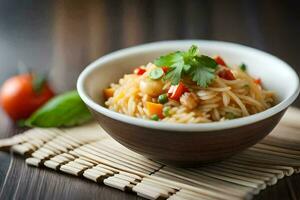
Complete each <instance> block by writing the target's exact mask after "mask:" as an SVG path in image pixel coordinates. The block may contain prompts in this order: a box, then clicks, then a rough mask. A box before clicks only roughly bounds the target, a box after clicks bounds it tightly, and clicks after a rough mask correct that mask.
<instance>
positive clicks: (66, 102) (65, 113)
mask: <svg viewBox="0 0 300 200" xmlns="http://www.w3.org/2000/svg"><path fill="white" fill-rule="evenodd" d="M91 118H92V116H91V114H90V112H89V110H88V108H87V107H86V106H85V104H84V103H83V101H82V100H81V98H80V97H79V95H78V93H77V91H71V92H67V93H65V94H62V95H59V96H56V97H54V98H53V99H51V100H50V101H48V102H47V103H46V104H45V105H44V106H42V107H41V108H40V109H38V110H37V111H36V112H34V113H33V114H32V115H31V116H30V118H29V119H27V120H25V121H24V125H25V126H29V127H36V126H37V127H62V126H63V127H66V126H75V125H80V124H82V123H85V122H87V121H89V120H91Z"/></svg>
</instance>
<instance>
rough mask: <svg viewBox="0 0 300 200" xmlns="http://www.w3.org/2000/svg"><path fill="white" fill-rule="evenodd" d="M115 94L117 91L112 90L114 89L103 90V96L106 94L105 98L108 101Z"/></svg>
mask: <svg viewBox="0 0 300 200" xmlns="http://www.w3.org/2000/svg"><path fill="white" fill-rule="evenodd" d="M114 92H115V91H114V89H112V88H106V89H104V90H103V94H104V97H105V98H106V99H108V98H110V97H112V96H114Z"/></svg>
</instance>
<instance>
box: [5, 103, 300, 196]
mask: <svg viewBox="0 0 300 200" xmlns="http://www.w3.org/2000/svg"><path fill="white" fill-rule="evenodd" d="M299 116H300V111H299V110H298V109H296V108H290V109H289V110H288V111H287V113H286V115H285V116H284V117H283V119H282V120H281V122H280V124H279V125H278V126H277V127H276V128H275V130H274V131H273V132H272V133H271V134H270V135H269V136H267V137H266V138H265V139H263V140H262V141H261V142H259V143H258V144H256V145H254V146H253V147H251V148H249V149H247V150H245V151H243V152H241V153H239V154H237V155H235V156H233V157H231V158H229V159H227V160H224V161H222V162H219V163H215V164H211V165H208V166H203V167H198V168H177V167H173V166H167V165H164V164H162V163H160V162H156V161H153V160H150V159H147V158H145V157H143V156H141V155H139V154H137V153H135V152H132V151H131V150H128V149H127V148H125V147H123V146H122V145H120V144H119V143H117V142H115V141H114V140H113V139H111V138H110V137H109V136H108V135H107V134H106V133H105V132H104V130H103V129H101V128H100V127H99V126H98V125H97V124H96V123H90V124H87V125H84V126H81V127H76V128H68V129H67V128H65V129H57V128H48V129H43V128H34V129H30V130H28V131H26V132H24V133H23V134H19V135H16V136H14V137H11V138H8V139H3V140H0V149H4V150H7V149H11V150H12V151H13V152H15V153H18V154H21V155H23V156H24V157H25V158H26V160H25V161H26V163H27V164H28V165H32V166H35V167H46V168H49V169H53V170H57V171H61V172H64V173H68V174H71V175H75V176H79V177H81V178H86V179H89V180H91V181H94V182H96V183H98V184H105V185H107V186H109V187H113V188H116V189H119V190H122V191H131V192H134V193H136V194H137V195H139V196H141V197H144V198H147V199H170V200H179V199H180V200H183V199H186V200H193V199H207V200H213V199H219V200H232V199H233V200H234V199H237V200H238V199H251V198H252V197H253V195H255V194H258V193H259V192H260V191H261V190H264V189H266V188H267V187H268V186H270V185H274V184H276V183H277V182H278V180H279V179H282V178H284V177H285V176H291V175H293V174H294V173H299V172H300V133H299V130H300V120H299V119H300V117H299Z"/></svg>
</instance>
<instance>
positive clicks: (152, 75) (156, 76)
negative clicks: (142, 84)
mask: <svg viewBox="0 0 300 200" xmlns="http://www.w3.org/2000/svg"><path fill="white" fill-rule="evenodd" d="M163 75H164V71H163V70H162V68H156V69H153V70H152V71H151V72H150V74H149V77H150V78H151V79H153V80H157V79H160V78H161V77H162V76H163Z"/></svg>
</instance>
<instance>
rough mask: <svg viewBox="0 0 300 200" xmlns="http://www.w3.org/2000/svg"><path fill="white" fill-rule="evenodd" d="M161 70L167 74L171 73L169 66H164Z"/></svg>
mask: <svg viewBox="0 0 300 200" xmlns="http://www.w3.org/2000/svg"><path fill="white" fill-rule="evenodd" d="M161 68H162V70H163V71H164V73H167V72H168V71H169V67H168V66H163V67H161Z"/></svg>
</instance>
